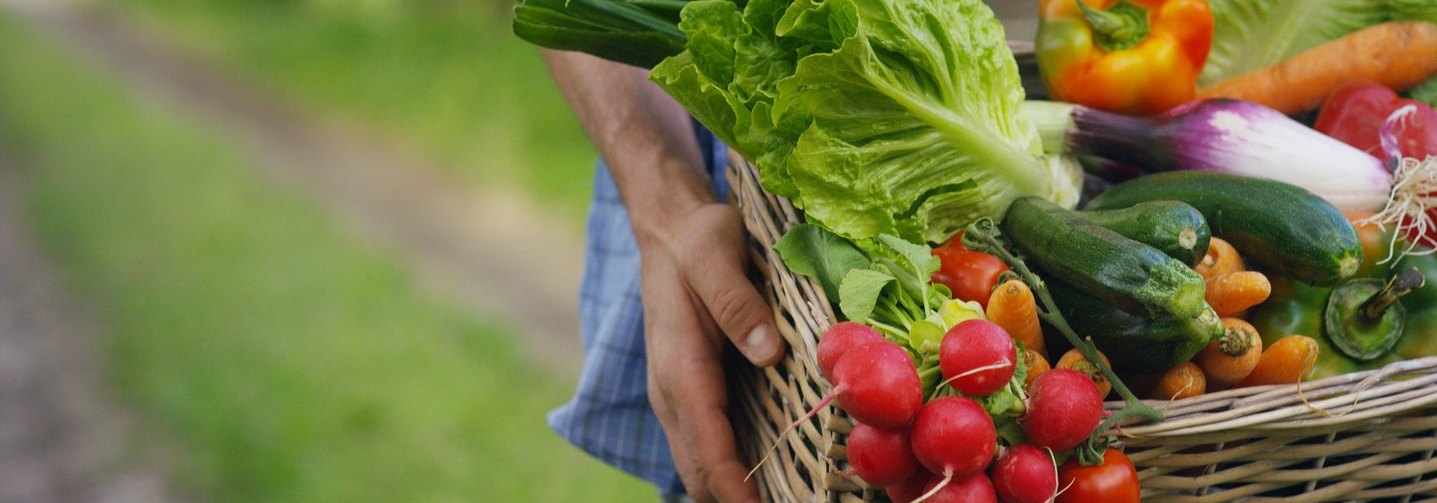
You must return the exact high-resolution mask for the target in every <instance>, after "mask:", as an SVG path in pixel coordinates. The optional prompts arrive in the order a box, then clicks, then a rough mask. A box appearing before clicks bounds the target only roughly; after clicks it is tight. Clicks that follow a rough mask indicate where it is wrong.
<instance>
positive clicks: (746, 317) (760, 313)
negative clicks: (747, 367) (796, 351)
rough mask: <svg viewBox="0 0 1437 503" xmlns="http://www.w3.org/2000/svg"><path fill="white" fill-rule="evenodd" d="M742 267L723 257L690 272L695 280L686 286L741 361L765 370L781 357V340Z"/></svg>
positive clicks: (768, 310) (769, 312)
mask: <svg viewBox="0 0 1437 503" xmlns="http://www.w3.org/2000/svg"><path fill="white" fill-rule="evenodd" d="M744 265H745V264H744V262H742V261H741V260H737V258H736V257H725V260H716V261H714V262H711V263H708V264H706V265H705V266H704V267H701V268H698V269H691V270H692V271H693V272H692V273H691V275H692V276H693V280H694V281H691V282H690V283H689V286H690V288H692V289H693V291H694V293H695V294H697V295H698V297H699V299H700V300H701V301H702V302H703V303H704V306H705V307H706V308H707V309H708V311H709V314H710V315H712V316H713V319H714V322H715V323H717V324H718V326H719V329H720V330H723V333H724V334H725V335H727V336H728V338H729V340H730V341H732V342H733V345H734V346H735V347H737V348H738V350H739V352H740V353H743V356H744V358H747V359H748V361H749V362H751V363H753V364H754V365H757V366H760V367H767V366H770V365H773V364H775V363H778V360H779V358H781V357H783V350H784V347H783V341H782V340H781V339H780V337H779V335H778V330H777V329H776V328H775V326H774V322H773V313H772V311H770V309H769V306H768V303H767V302H764V299H763V296H761V295H759V293H758V289H757V288H755V287H754V285H753V283H751V282H749V280H748V276H747V275H746V274H744Z"/></svg>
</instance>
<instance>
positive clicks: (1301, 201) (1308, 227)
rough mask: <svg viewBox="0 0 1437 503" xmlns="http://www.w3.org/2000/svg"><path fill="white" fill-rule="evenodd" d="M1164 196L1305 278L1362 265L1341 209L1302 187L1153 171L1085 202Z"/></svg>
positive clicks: (1323, 279)
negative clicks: (1186, 206)
mask: <svg viewBox="0 0 1437 503" xmlns="http://www.w3.org/2000/svg"><path fill="white" fill-rule="evenodd" d="M1163 199H1171V200H1177V201H1182V202H1184V203H1187V204H1190V205H1192V206H1193V207H1194V208H1197V209H1198V211H1200V212H1202V214H1203V216H1204V217H1206V218H1207V222H1208V225H1209V226H1210V227H1211V228H1212V234H1213V235H1214V236H1218V237H1221V238H1223V239H1225V240H1227V241H1228V242H1230V243H1232V245H1233V247H1235V248H1237V249H1238V250H1239V251H1241V252H1242V254H1243V257H1244V258H1248V259H1251V260H1252V261H1254V262H1256V263H1258V264H1262V265H1264V266H1267V267H1268V268H1269V269H1271V270H1274V271H1277V272H1280V273H1284V274H1287V275H1289V276H1292V277H1294V278H1297V279H1299V280H1302V281H1304V282H1307V283H1310V284H1313V285H1323V286H1325V285H1334V284H1336V283H1337V282H1339V281H1341V280H1342V279H1344V278H1347V277H1350V276H1352V275H1353V273H1356V272H1357V268H1358V267H1359V266H1361V265H1362V245H1361V243H1359V242H1358V240H1357V232H1356V231H1354V230H1353V229H1352V224H1350V223H1348V221H1347V218H1346V217H1344V216H1343V215H1342V212H1341V211H1338V210H1337V208H1335V207H1333V206H1332V204H1330V203H1328V202H1327V201H1325V200H1323V199H1322V198H1320V197H1317V196H1316V195H1314V194H1313V193H1311V192H1308V191H1306V190H1304V189H1302V188H1299V187H1295V186H1292V185H1288V184H1286V183H1282V182H1277V181H1273V180H1265V179H1261V178H1251V177H1244V176H1238V175H1230V174H1225V173H1213V172H1206V171H1180V172H1169V173H1158V174H1153V175H1147V176H1144V177H1141V178H1137V179H1134V180H1130V181H1127V182H1124V183H1121V184H1118V185H1116V186H1113V187H1112V188H1110V189H1108V190H1107V191H1106V192H1103V193H1102V194H1099V195H1098V197H1095V198H1093V200H1092V201H1090V202H1089V203H1088V206H1087V209H1089V210H1106V209H1113V208H1126V207H1130V206H1133V205H1136V204H1138V203H1143V202H1147V201H1154V200H1163Z"/></svg>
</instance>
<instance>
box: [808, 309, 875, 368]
mask: <svg viewBox="0 0 1437 503" xmlns="http://www.w3.org/2000/svg"><path fill="white" fill-rule="evenodd" d="M881 340H883V336H882V335H879V334H878V331H877V330H874V329H872V328H870V327H869V326H868V325H864V324H862V323H859V322H856V321H844V322H840V323H835V324H833V325H831V326H829V327H828V330H824V331H823V336H822V337H819V338H818V372H819V373H820V374H823V377H824V378H825V379H830V380H832V379H833V366H834V365H837V364H838V359H839V358H842V357H843V355H844V354H846V353H848V350H850V349H853V348H855V347H858V346H859V345H861V344H865V343H869V342H877V341H881Z"/></svg>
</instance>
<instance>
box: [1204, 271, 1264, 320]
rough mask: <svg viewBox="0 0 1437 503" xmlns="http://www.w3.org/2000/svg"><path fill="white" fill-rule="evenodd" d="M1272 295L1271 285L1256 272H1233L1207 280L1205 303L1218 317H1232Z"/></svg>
mask: <svg viewBox="0 0 1437 503" xmlns="http://www.w3.org/2000/svg"><path fill="white" fill-rule="evenodd" d="M1269 295H1272V283H1269V282H1268V281H1267V276H1265V275H1263V274H1262V273H1260V272H1257V271H1235V272H1230V273H1226V274H1220V275H1218V276H1217V277H1215V278H1212V279H1209V280H1207V294H1206V297H1207V303H1208V305H1210V306H1212V309H1213V311H1217V315H1218V316H1232V315H1234V314H1237V313H1239V312H1242V310H1244V309H1247V308H1249V307H1252V306H1256V305H1258V304H1261V303H1262V302H1263V301H1265V300H1267V296H1269Z"/></svg>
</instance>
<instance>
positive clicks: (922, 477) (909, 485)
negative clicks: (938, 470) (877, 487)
mask: <svg viewBox="0 0 1437 503" xmlns="http://www.w3.org/2000/svg"><path fill="white" fill-rule="evenodd" d="M930 480H933V474H931V473H928V470H924V469H923V467H921V466H920V467H918V469H917V470H914V471H913V475H909V476H908V478H906V479H903V482H899V483H897V484H893V485H891V486H888V487H887V488H885V489H884V490H883V492H884V493H887V494H888V499H890V500H892V501H893V503H913V500H916V499H918V498H919V497H921V496H923V492H924V491H923V488H925V487H928V481H930Z"/></svg>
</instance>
